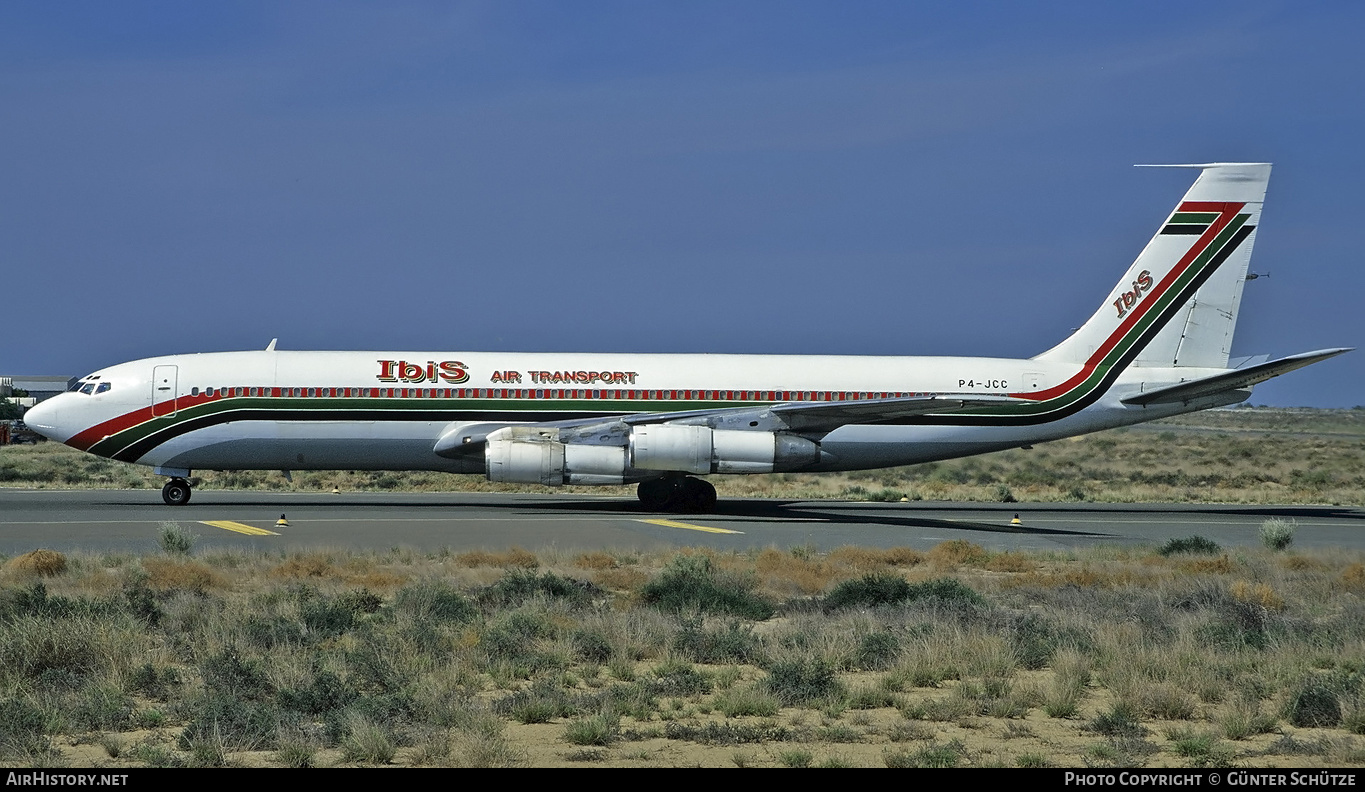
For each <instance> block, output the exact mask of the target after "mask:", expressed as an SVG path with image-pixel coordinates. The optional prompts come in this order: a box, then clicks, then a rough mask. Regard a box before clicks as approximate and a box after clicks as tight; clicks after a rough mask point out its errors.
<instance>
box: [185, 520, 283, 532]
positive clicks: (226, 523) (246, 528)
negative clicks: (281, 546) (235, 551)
mask: <svg viewBox="0 0 1365 792" xmlns="http://www.w3.org/2000/svg"><path fill="white" fill-rule="evenodd" d="M200 523H201V524H203V525H208V526H211V527H213V528H222V529H223V530H225V531H236V532H237V533H240V534H249V535H251V536H279V534H277V533H275V532H274V531H267V530H266V529H264V528H257V527H255V526H254V525H247V524H246V523H239V522H233V521H231V520H200Z"/></svg>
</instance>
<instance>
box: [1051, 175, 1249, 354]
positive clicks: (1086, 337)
mask: <svg viewBox="0 0 1365 792" xmlns="http://www.w3.org/2000/svg"><path fill="white" fill-rule="evenodd" d="M1148 167H1184V168H1199V169H1200V174H1199V178H1198V179H1196V180H1195V182H1194V185H1193V186H1192V187H1190V189H1189V191H1188V192H1186V193H1185V197H1184V198H1182V199H1181V201H1180V203H1178V204H1177V205H1176V207H1175V210H1174V211H1173V212H1171V214H1170V216H1169V217H1167V218H1166V221H1165V222H1164V223H1162V225H1161V228H1160V229H1159V230H1158V231H1157V233H1156V235H1155V236H1153V237H1152V240H1151V241H1150V242H1148V243H1147V246H1146V247H1145V248H1143V250H1142V253H1140V254H1139V255H1138V257H1137V260H1136V261H1134V262H1133V265H1132V266H1131V267H1129V268H1128V272H1127V273H1126V274H1125V275H1124V278H1123V280H1121V281H1119V283H1118V285H1117V286H1116V287H1115V288H1114V290H1113V292H1112V293H1111V294H1110V295H1109V297H1108V298H1107V300H1106V302H1105V303H1104V304H1103V305H1101V306H1100V309H1099V310H1098V311H1096V312H1095V314H1094V315H1093V316H1091V317H1090V319H1089V320H1087V321H1086V323H1085V324H1084V325H1082V326H1081V327H1080V329H1079V330H1077V331H1076V332H1075V333H1073V334H1072V335H1071V337H1069V338H1067V339H1066V340H1065V341H1063V342H1062V343H1060V344H1058V345H1057V346H1055V347H1053V348H1052V349H1049V350H1048V351H1046V352H1044V353H1042V354H1041V355H1038V356H1037V357H1036V359H1037V360H1046V361H1056V362H1062V363H1079V364H1083V365H1086V366H1094V367H1112V366H1120V367H1123V366H1127V365H1130V364H1132V365H1137V366H1160V367H1171V366H1190V367H1199V368H1226V367H1227V364H1228V353H1229V352H1230V351H1231V349H1232V334H1233V331H1234V330H1235V329H1236V325H1237V310H1238V307H1239V306H1240V304H1241V301H1242V286H1243V284H1244V283H1245V282H1246V274H1247V266H1248V265H1249V264H1250V261H1251V248H1252V245H1253V244H1254V243H1255V241H1256V226H1257V225H1258V224H1259V223H1260V216H1261V204H1262V203H1263V202H1264V201H1265V190H1266V184H1267V183H1268V182H1269V180H1270V164H1269V163H1222V162H1220V163H1210V164H1204V165H1174V166H1171V165H1167V166H1148Z"/></svg>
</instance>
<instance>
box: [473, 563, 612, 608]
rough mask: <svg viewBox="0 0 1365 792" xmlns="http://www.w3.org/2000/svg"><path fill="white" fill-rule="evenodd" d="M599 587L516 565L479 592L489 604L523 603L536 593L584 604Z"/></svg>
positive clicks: (483, 600)
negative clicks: (538, 572)
mask: <svg viewBox="0 0 1365 792" xmlns="http://www.w3.org/2000/svg"><path fill="white" fill-rule="evenodd" d="M598 593H600V589H598V588H597V587H596V586H594V585H593V584H591V583H588V582H586V581H578V580H570V579H568V578H562V577H560V576H559V575H556V574H555V573H553V572H546V573H545V574H543V575H538V574H536V573H535V572H534V571H532V570H529V569H513V570H511V571H509V572H508V573H507V574H505V575H503V576H502V579H501V580H499V581H498V582H496V583H494V584H493V585H491V586H489V587H488V588H486V589H484V590H483V591H481V592H479V597H478V599H479V602H480V603H482V604H483V605H486V606H490V607H507V606H516V605H520V604H522V603H524V602H526V601H527V600H529V599H531V598H532V597H535V596H542V597H545V598H547V599H557V600H563V601H565V602H568V603H569V604H570V605H574V606H578V607H583V606H586V605H588V604H590V603H591V602H592V598H593V596H594V595H595V594H598Z"/></svg>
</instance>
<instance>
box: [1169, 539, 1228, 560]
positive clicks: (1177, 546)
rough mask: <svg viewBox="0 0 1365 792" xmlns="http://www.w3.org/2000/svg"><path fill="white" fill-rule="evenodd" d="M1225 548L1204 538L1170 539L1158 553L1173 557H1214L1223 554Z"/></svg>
mask: <svg viewBox="0 0 1365 792" xmlns="http://www.w3.org/2000/svg"><path fill="white" fill-rule="evenodd" d="M1222 549H1223V548H1221V547H1219V546H1218V543H1217V542H1215V541H1213V540H1212V539H1205V538H1204V537H1202V536H1189V537H1186V538H1184V539H1169V540H1167V541H1166V544H1164V545H1162V546H1161V548H1160V549H1159V550H1157V553H1158V554H1160V555H1163V556H1173V555H1178V554H1182V553H1183V554H1186V555H1213V554H1214V553H1218V552H1221V551H1222Z"/></svg>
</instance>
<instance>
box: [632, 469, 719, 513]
mask: <svg viewBox="0 0 1365 792" xmlns="http://www.w3.org/2000/svg"><path fill="white" fill-rule="evenodd" d="M636 494H638V495H639V497H640V503H642V504H644V506H645V508H647V509H650V510H653V511H668V512H679V513H696V514H709V513H711V512H713V511H715V510H716V488H715V487H713V486H711V483H710V482H707V481H702V480H701V479H695V478H691V477H680V478H664V479H650V480H649V481H641V482H640V486H639V488H638V489H637V490H636Z"/></svg>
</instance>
